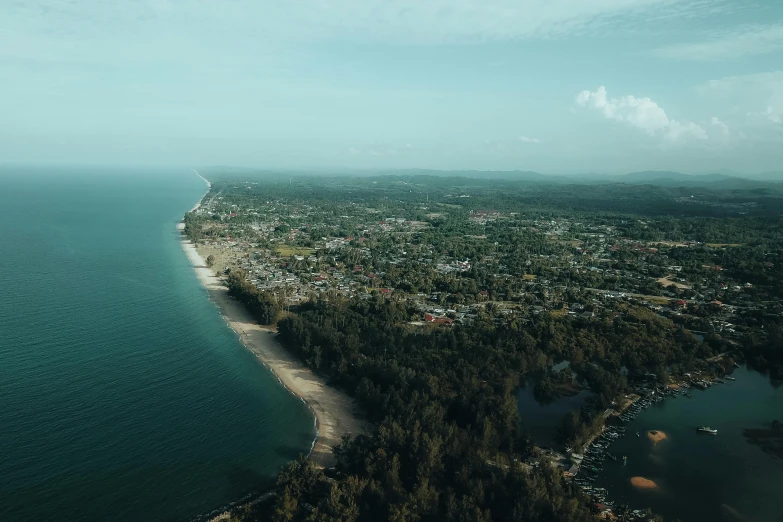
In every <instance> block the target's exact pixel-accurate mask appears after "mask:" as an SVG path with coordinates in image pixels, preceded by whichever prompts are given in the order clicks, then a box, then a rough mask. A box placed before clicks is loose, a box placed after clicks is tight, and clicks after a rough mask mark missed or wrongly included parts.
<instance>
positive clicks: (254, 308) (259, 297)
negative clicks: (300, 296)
mask: <svg viewBox="0 0 783 522" xmlns="http://www.w3.org/2000/svg"><path fill="white" fill-rule="evenodd" d="M226 284H227V286H228V294H229V295H230V296H232V297H233V298H235V299H236V300H237V301H239V302H241V303H242V304H244V305H245V307H246V308H247V310H248V311H249V312H250V313H251V314H252V316H253V317H254V318H255V319H256V320H257V321H258V322H259V323H261V324H273V323H276V322H277V320H278V319H279V318H280V314H281V312H282V310H281V307H280V305H279V304H278V298H277V296H275V295H274V294H273V293H271V292H264V291H261V290H259V289H258V288H256V285H254V284H253V283H251V282H250V281H249V280H248V278H247V274H245V272H243V271H242V270H238V269H234V270H231V272H229V274H228V278H227V279H226Z"/></svg>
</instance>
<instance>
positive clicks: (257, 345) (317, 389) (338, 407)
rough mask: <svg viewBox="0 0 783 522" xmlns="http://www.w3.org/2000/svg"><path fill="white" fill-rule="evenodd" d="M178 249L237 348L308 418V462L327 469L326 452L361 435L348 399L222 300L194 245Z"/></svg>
mask: <svg viewBox="0 0 783 522" xmlns="http://www.w3.org/2000/svg"><path fill="white" fill-rule="evenodd" d="M177 229H178V230H179V231H180V232H182V230H183V229H184V224H183V223H180V224H179V225H177ZM181 243H182V248H183V249H184V250H185V253H186V254H187V256H188V259H190V262H191V264H192V265H193V268H194V270H195V271H196V274H197V275H198V278H199V280H200V281H201V284H202V285H203V286H204V288H206V289H207V292H208V293H209V296H210V298H211V299H212V301H213V302H214V303H215V304H216V305H217V307H218V308H219V309H220V313H221V314H222V315H223V318H224V319H225V320H226V322H227V323H228V325H229V326H230V327H231V328H232V329H233V330H234V331H235V332H236V333H237V335H238V336H239V338H240V339H241V341H242V343H243V344H244V345H245V346H246V347H247V349H248V350H250V351H251V352H253V353H254V354H255V355H256V357H258V359H259V360H260V361H261V362H262V363H263V364H264V365H265V366H266V367H267V368H269V369H270V370H271V371H272V373H273V374H274V375H275V376H276V377H277V379H278V381H280V383H281V384H282V385H283V386H285V387H286V388H287V389H288V390H289V391H290V392H291V393H293V394H294V395H296V396H297V397H299V398H300V399H302V401H303V402H304V403H305V404H306V405H307V406H308V407H309V408H310V410H311V411H312V412H313V414H314V415H315V421H316V430H317V436H316V439H315V443H314V445H313V449H312V452H311V454H310V458H311V459H312V460H313V461H314V462H315V463H316V464H318V465H319V466H323V467H329V466H332V465H333V463H334V454H333V452H332V447H334V446H335V445H337V444H338V443H339V442H340V438H341V437H342V436H343V435H358V434H359V433H361V431H362V429H363V423H362V422H361V421H360V420H359V419H358V418H357V417H356V415H355V414H354V408H355V404H354V401H353V399H351V398H350V397H348V396H347V395H346V394H345V393H342V392H341V391H339V390H337V389H335V388H332V387H330V386H328V385H327V384H326V382H325V380H324V379H323V378H322V377H320V376H318V375H316V374H314V373H313V372H312V371H310V370H309V369H308V368H307V367H306V366H305V365H304V364H302V363H301V362H300V361H299V360H298V359H297V358H296V357H295V356H293V355H291V354H290V353H289V352H288V351H287V350H286V349H285V348H283V346H282V345H281V344H280V342H279V341H278V340H277V339H276V338H275V332H273V331H272V330H270V329H268V328H264V327H262V326H260V325H258V324H257V323H256V322H255V321H254V320H253V318H252V317H251V316H250V314H249V313H248V312H247V311H246V310H245V308H244V306H242V305H241V304H240V303H237V302H236V301H235V300H234V299H233V298H232V297H231V296H229V295H228V288H227V287H226V286H225V285H223V283H222V281H221V280H220V279H219V278H218V277H217V276H216V275H215V273H214V271H213V270H212V269H210V268H207V266H206V263H205V262H204V260H203V259H202V257H201V255H199V253H198V251H197V250H196V247H195V245H193V243H192V242H191V241H190V240H188V239H187V238H185V237H184V236H183V237H182V240H181Z"/></svg>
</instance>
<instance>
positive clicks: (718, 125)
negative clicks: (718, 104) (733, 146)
mask: <svg viewBox="0 0 783 522" xmlns="http://www.w3.org/2000/svg"><path fill="white" fill-rule="evenodd" d="M710 124H712V126H713V127H716V128H718V129H719V130H720V131H721V133H722V134H723V135H724V136H729V135H730V134H731V131H729V126H728V125H726V124H725V123H723V122H722V121H721V120H720V119H719V118H717V117H716V116H713V117H712V118H711V119H710Z"/></svg>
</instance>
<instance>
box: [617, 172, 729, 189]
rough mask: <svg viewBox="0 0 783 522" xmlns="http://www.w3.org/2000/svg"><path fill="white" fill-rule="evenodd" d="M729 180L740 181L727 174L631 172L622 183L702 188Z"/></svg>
mask: <svg viewBox="0 0 783 522" xmlns="http://www.w3.org/2000/svg"><path fill="white" fill-rule="evenodd" d="M728 179H739V178H733V177H732V176H727V175H726V174H702V175H694V174H683V173H681V172H670V171H644V172H631V173H630V174H626V175H625V176H620V181H621V182H622V183H633V184H641V185H658V186H670V187H675V186H676V187H682V186H701V185H705V184H709V183H714V182H716V181H725V180H728Z"/></svg>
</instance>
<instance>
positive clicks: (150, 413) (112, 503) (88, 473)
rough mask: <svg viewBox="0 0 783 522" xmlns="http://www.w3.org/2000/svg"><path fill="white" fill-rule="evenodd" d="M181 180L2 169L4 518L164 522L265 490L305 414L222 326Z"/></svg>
mask: <svg viewBox="0 0 783 522" xmlns="http://www.w3.org/2000/svg"><path fill="white" fill-rule="evenodd" d="M205 190H206V187H205V185H204V182H203V181H202V180H201V179H199V178H198V177H196V175H195V174H194V173H193V172H191V171H187V170H182V171H180V172H150V171H144V172H140V171H131V170H126V171H121V170H106V169H102V170H101V169H90V170H83V169H69V170H52V169H49V170H41V169H37V170H35V169H10V168H4V169H2V170H0V292H1V294H0V296H1V297H0V520H2V521H4V522H16V521H20V522H21V521H32V520H68V521H74V522H80V521H93V520H112V521H120V522H122V521H136V520H150V521H156V520H161V521H168V520H172V521H177V520H188V519H190V518H192V517H193V516H196V515H198V514H201V513H205V512H208V511H210V510H212V509H215V508H217V507H220V506H222V505H224V504H225V503H227V502H230V501H232V500H235V499H237V498H239V497H241V496H242V495H244V494H246V493H248V492H251V491H253V490H254V489H257V488H260V487H263V486H265V485H267V484H268V483H269V481H270V479H271V478H272V477H273V476H274V474H275V473H276V472H277V470H278V469H279V467H280V466H281V465H282V464H283V463H284V462H285V461H287V460H288V459H290V458H293V457H295V456H296V455H297V454H298V453H299V452H306V451H307V450H308V449H309V447H310V443H311V441H312V438H313V435H314V430H313V420H312V417H311V416H310V414H309V413H308V412H307V410H306V408H305V407H304V405H303V404H302V403H301V402H300V401H299V400H297V399H295V398H294V397H292V396H291V395H289V394H288V393H287V392H286V391H285V390H284V389H282V388H281V387H280V386H279V384H278V383H277V380H276V379H275V378H274V377H273V376H272V375H271V374H270V373H269V372H268V371H267V370H265V369H264V368H263V367H262V366H261V365H260V364H258V363H257V362H256V360H255V358H254V357H253V356H252V355H251V354H249V353H248V352H247V351H246V350H245V349H244V348H243V347H242V345H241V344H240V343H239V342H238V340H237V339H236V336H235V335H234V334H233V332H232V331H231V330H230V329H229V328H228V327H227V326H226V325H225V323H224V322H223V320H222V319H221V317H220V315H219V314H218V312H217V309H216V308H215V307H214V306H213V305H212V303H211V302H210V301H209V300H208V297H207V294H206V292H205V291H204V290H203V289H202V287H201V286H200V284H199V282H198V280H197V279H196V277H195V274H194V273H193V270H192V269H191V267H190V265H189V264H188V261H187V258H186V257H185V254H184V253H183V252H182V249H181V247H180V245H179V239H178V234H177V233H176V230H175V224H176V222H177V221H178V220H179V219H180V218H181V217H182V215H183V214H184V212H186V211H187V210H189V209H190V208H191V207H192V206H193V205H194V204H195V203H196V202H197V201H198V199H199V198H200V197H201V195H202V194H203V192H204V191H205Z"/></svg>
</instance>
